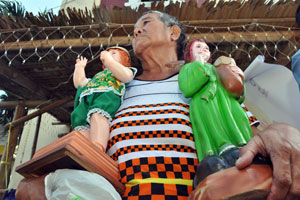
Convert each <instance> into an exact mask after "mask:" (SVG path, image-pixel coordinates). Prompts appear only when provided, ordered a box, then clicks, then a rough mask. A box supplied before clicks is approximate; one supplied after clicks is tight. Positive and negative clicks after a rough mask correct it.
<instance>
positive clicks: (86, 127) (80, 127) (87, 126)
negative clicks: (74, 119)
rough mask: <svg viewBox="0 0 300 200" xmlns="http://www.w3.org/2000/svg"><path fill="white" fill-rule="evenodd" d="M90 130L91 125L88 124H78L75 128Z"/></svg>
mask: <svg viewBox="0 0 300 200" xmlns="http://www.w3.org/2000/svg"><path fill="white" fill-rule="evenodd" d="M86 129H87V130H90V126H89V125H86V126H76V127H75V128H74V130H77V131H82V130H86Z"/></svg>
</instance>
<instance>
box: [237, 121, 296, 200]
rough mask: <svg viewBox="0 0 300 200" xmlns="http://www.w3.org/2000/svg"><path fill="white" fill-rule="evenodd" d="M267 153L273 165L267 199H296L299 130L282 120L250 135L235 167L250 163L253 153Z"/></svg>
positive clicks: (240, 167)
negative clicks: (251, 136) (254, 134)
mask: <svg viewBox="0 0 300 200" xmlns="http://www.w3.org/2000/svg"><path fill="white" fill-rule="evenodd" d="M256 154H261V155H263V156H269V157H270V158H271V161H272V165H273V181H272V188H271V192H270V194H269V196H268V200H270V199H299V198H300V159H299V158H300V133H299V130H297V129H296V128H293V127H291V126H289V125H287V124H284V123H274V124H271V125H270V126H268V127H267V128H266V129H264V130H263V131H261V132H260V133H258V134H257V135H256V136H254V137H253V138H252V139H251V140H250V141H249V142H248V144H247V145H246V146H244V147H243V148H242V149H241V151H240V158H239V159H238V160H237V162H236V167H237V168H239V169H242V168H244V167H246V166H248V165H250V164H251V162H252V160H253V158H254V156H255V155H256Z"/></svg>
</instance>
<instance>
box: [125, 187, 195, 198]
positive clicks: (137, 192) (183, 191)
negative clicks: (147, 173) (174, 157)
mask: <svg viewBox="0 0 300 200" xmlns="http://www.w3.org/2000/svg"><path fill="white" fill-rule="evenodd" d="M192 191H193V188H192V186H187V185H179V184H177V185H176V184H162V183H143V184H140V185H135V186H132V187H131V188H128V187H127V188H126V190H125V193H124V195H123V200H128V199H129V200H186V199H187V197H188V196H189V194H190V193H191V192H192ZM129 192H130V193H129Z"/></svg>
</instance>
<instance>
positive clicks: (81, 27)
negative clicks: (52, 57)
mask: <svg viewBox="0 0 300 200" xmlns="http://www.w3.org/2000/svg"><path fill="white" fill-rule="evenodd" d="M180 23H182V24H183V25H201V24H249V23H263V24H278V23H285V24H291V23H296V19H295V17H286V18H257V19H255V18H248V19H208V20H207V19H205V20H181V21H180ZM101 25H102V26H106V27H107V28H109V29H119V28H120V27H122V28H133V27H134V25H135V24H116V23H97V24H90V25H77V26H49V27H37V26H32V27H31V28H30V31H32V30H34V31H36V32H38V31H41V30H44V31H54V30H65V31H69V30H70V29H74V30H87V29H99V28H100V26H101ZM5 31H6V32H13V31H18V32H20V33H25V32H28V28H20V29H5Z"/></svg>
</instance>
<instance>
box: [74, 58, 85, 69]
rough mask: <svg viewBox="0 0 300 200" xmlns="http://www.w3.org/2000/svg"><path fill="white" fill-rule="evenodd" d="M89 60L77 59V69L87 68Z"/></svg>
mask: <svg viewBox="0 0 300 200" xmlns="http://www.w3.org/2000/svg"><path fill="white" fill-rule="evenodd" d="M87 61H88V60H87V59H86V58H85V57H82V56H81V57H80V58H78V59H76V64H75V68H79V67H80V68H85V67H86V64H87Z"/></svg>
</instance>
